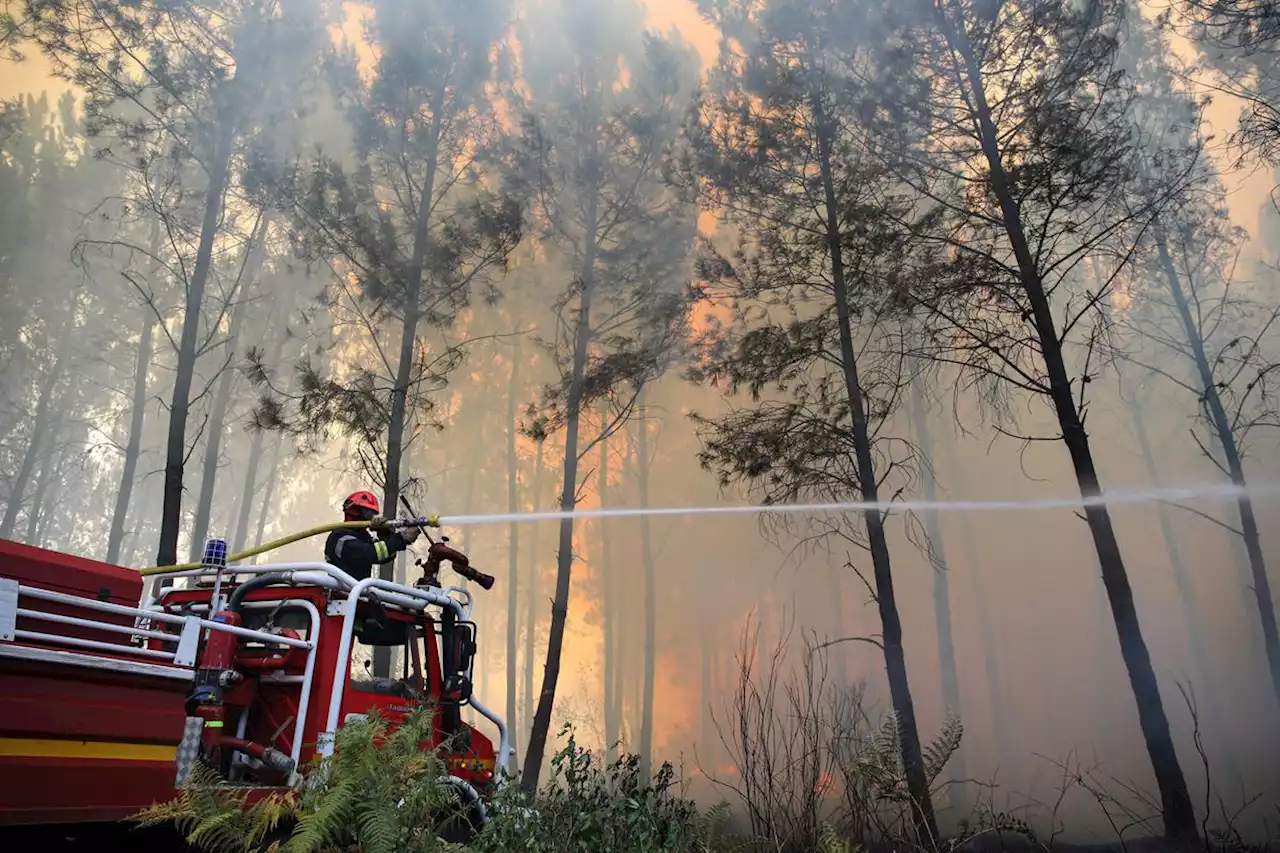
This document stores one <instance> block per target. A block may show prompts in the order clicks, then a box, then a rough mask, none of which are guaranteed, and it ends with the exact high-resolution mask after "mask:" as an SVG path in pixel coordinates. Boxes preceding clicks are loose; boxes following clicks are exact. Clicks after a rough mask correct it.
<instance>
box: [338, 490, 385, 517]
mask: <svg viewBox="0 0 1280 853" xmlns="http://www.w3.org/2000/svg"><path fill="white" fill-rule="evenodd" d="M360 509H369V510H373V511H374V512H375V513H376V512H378V496H377V495H375V494H374V493H373V492H363V491H361V492H352V493H351V494H350V495H348V496H347V499H346V500H345V501H343V502H342V512H343V514H344V515H346V516H348V517H350V516H353V515H355V514H356V510H360Z"/></svg>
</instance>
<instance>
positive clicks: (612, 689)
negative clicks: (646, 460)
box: [596, 409, 619, 764]
mask: <svg viewBox="0 0 1280 853" xmlns="http://www.w3.org/2000/svg"><path fill="white" fill-rule="evenodd" d="M607 419H608V412H607V410H604V409H602V410H601V417H600V424H601V429H604V428H606V427H607V425H608V424H607ZM598 483H599V485H598V486H597V489H596V490H597V491H598V492H599V493H600V508H601V509H607V508H608V507H609V437H608V436H607V435H602V436H601V437H600V473H599V480H598ZM596 524H597V525H598V530H599V531H600V582H601V587H602V589H603V596H602V597H603V602H602V605H603V606H602V608H601V609H602V610H603V613H604V615H603V618H602V619H601V622H602V623H603V624H604V684H603V688H604V750H605V760H606V761H607V762H608V763H610V764H612V763H613V761H614V759H616V758H617V755H618V711H619V707H618V699H619V697H618V689H617V688H618V685H617V681H616V678H615V675H616V673H617V666H618V658H617V652H618V649H617V645H616V638H617V635H618V624H617V621H618V579H617V578H615V577H614V576H613V547H612V546H613V543H612V542H611V541H610V538H609V534H610V533H611V532H612V531H611V530H610V525H609V519H608V518H605V517H602V518H600V519H598V520H597V521H596Z"/></svg>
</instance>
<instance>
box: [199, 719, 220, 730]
mask: <svg viewBox="0 0 1280 853" xmlns="http://www.w3.org/2000/svg"><path fill="white" fill-rule="evenodd" d="M222 722H223V721H222V720H205V721H204V727H205V728H206V729H220V728H222Z"/></svg>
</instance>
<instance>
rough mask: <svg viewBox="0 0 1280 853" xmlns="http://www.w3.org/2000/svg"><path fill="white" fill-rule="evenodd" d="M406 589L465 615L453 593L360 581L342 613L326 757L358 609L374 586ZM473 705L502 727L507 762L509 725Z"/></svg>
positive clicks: (324, 737)
mask: <svg viewBox="0 0 1280 853" xmlns="http://www.w3.org/2000/svg"><path fill="white" fill-rule="evenodd" d="M396 588H399V589H401V590H404V593H403V594H409V595H412V596H413V597H415V598H419V599H421V600H423V601H424V602H426V603H428V604H436V605H439V606H441V607H451V608H453V610H454V612H455V613H457V614H458V615H459V616H460V617H462V618H465V616H463V606H462V603H461V602H459V601H458V600H457V599H455V598H453V597H452V596H449V595H445V594H444V593H443V592H434V591H432V590H430V589H418V588H411V587H405V586H402V585H400V584H393V583H391V582H389V581H384V580H379V579H378V578H365V579H364V580H362V581H360V582H359V583H358V584H356V586H355V588H354V589H353V590H351V592H350V593H349V594H348V596H347V602H346V607H345V608H344V612H343V615H342V640H341V645H339V647H338V660H337V664H336V665H335V667H334V673H333V692H332V693H331V694H330V696H329V715H328V717H327V718H326V720H325V730H324V732H322V733H321V735H320V738H319V741H320V743H319V748H318V751H319V753H320V754H321V755H322V756H325V757H327V756H330V755H332V754H333V747H334V736H335V735H336V733H337V730H338V715H339V714H340V713H341V712H342V696H343V693H344V692H345V691H346V687H347V680H348V678H349V677H350V667H351V664H350V657H351V640H352V636H353V634H354V629H355V619H356V608H357V606H358V605H359V602H360V598H361V597H362V596H363V595H364V594H365V593H366V592H367V591H368V590H370V589H384V590H385V589H396ZM471 705H472V707H474V708H475V709H476V710H477V711H478V712H479V713H480V715H481V716H483V717H485V718H486V719H487V720H489V722H491V723H493V724H494V726H495V727H497V729H498V756H499V763H501V764H504V765H505V764H506V761H507V753H508V748H509V747H508V742H507V724H506V723H505V722H503V720H502V718H501V717H499V716H498V715H497V714H495V713H493V712H492V711H490V710H489V709H488V708H487V707H485V706H484V705H483V704H482V703H479V702H477V701H476V700H475V699H474V698H473V699H472V700H471Z"/></svg>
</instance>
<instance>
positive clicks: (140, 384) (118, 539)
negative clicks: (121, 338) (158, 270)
mask: <svg viewBox="0 0 1280 853" xmlns="http://www.w3.org/2000/svg"><path fill="white" fill-rule="evenodd" d="M155 328H156V321H155V316H154V315H153V314H152V312H151V307H150V306H149V305H144V306H142V331H141V333H140V334H139V335H138V352H137V354H136V357H135V358H134V364H133V400H132V402H131V408H130V412H129V435H128V437H127V438H126V439H125V446H124V465H123V466H122V467H121V470H120V487H119V488H118V489H117V490H116V505H115V510H114V511H113V512H112V514H111V532H110V534H108V536H107V562H108V563H116V562H118V561H119V559H120V547H121V545H122V544H123V542H124V523H125V518H127V517H128V515H129V501H130V500H131V499H132V497H133V486H134V482H135V480H137V477H138V457H139V456H140V455H141V453H142V427H143V424H144V421H145V419H146V414H147V374H148V373H150V372H151V356H152V351H153V350H154V349H155V347H154V341H153V337H154V334H155Z"/></svg>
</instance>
